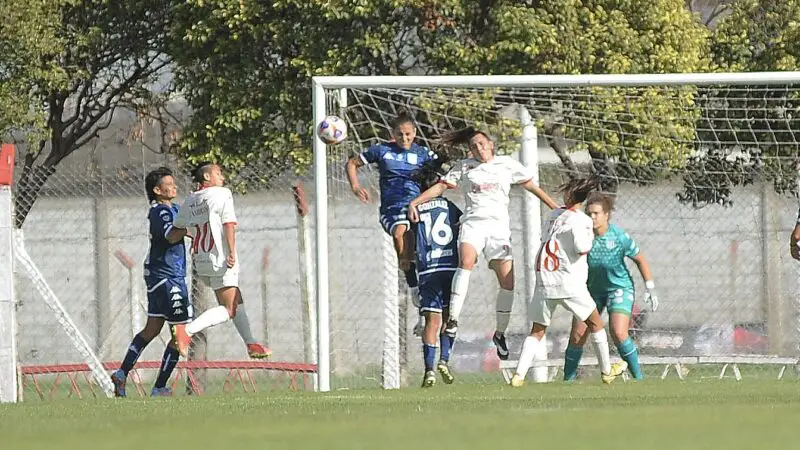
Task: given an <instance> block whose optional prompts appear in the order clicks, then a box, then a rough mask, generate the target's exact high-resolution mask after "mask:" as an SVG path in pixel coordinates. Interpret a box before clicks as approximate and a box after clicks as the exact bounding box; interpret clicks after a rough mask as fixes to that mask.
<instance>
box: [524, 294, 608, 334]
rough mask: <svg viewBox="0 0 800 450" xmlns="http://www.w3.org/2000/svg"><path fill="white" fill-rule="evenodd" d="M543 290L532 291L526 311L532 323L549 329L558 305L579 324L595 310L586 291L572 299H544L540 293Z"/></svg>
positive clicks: (594, 305) (595, 306)
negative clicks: (569, 313)
mask: <svg viewBox="0 0 800 450" xmlns="http://www.w3.org/2000/svg"><path fill="white" fill-rule="evenodd" d="M543 290H544V288H543V287H541V286H536V289H535V290H534V291H533V300H532V302H531V305H530V308H529V309H528V311H530V315H531V316H530V317H529V319H530V320H531V321H532V322H533V323H538V324H539V325H544V326H546V327H549V326H550V319H551V318H552V317H553V311H555V310H556V307H557V306H558V305H561V306H563V307H564V309H566V310H567V311H569V312H571V313H572V315H574V316H575V317H577V318H578V320H580V321H581V322H583V321H585V320H586V319H588V318H589V316H590V315H592V312H593V311H594V310H595V309H596V308H597V305H596V304H595V303H594V300H593V299H592V296H591V295H589V291H588V290H587V291H586V292H585V293H581V294H578V295H576V296H574V297H565V298H546V297H545V296H544V293H543V292H542V291H543Z"/></svg>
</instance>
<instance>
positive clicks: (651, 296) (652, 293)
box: [644, 280, 658, 312]
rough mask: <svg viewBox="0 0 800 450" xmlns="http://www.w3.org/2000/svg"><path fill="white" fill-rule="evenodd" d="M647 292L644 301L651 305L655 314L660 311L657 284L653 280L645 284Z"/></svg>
mask: <svg viewBox="0 0 800 450" xmlns="http://www.w3.org/2000/svg"><path fill="white" fill-rule="evenodd" d="M644 287H645V292H644V301H645V302H647V304H648V305H650V310H652V311H653V312H655V310H657V309H658V295H657V294H656V284H655V283H654V282H653V280H647V281H645V282H644Z"/></svg>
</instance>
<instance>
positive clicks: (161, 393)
mask: <svg viewBox="0 0 800 450" xmlns="http://www.w3.org/2000/svg"><path fill="white" fill-rule="evenodd" d="M150 397H172V389H170V388H169V387H167V386H164V387H163V388H157V387H154V388H153V390H152V391H150Z"/></svg>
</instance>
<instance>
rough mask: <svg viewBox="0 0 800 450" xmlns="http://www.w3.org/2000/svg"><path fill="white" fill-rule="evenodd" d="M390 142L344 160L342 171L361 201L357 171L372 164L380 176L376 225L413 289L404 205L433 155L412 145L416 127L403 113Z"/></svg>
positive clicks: (410, 238) (414, 193)
mask: <svg viewBox="0 0 800 450" xmlns="http://www.w3.org/2000/svg"><path fill="white" fill-rule="evenodd" d="M391 125H392V138H394V142H389V143H386V144H375V145H373V146H371V147H370V148H368V149H367V150H366V151H364V152H362V153H361V154H359V155H358V156H354V157H352V158H350V160H348V161H347V165H346V166H345V170H346V171H347V180H348V181H349V182H350V188H351V189H352V190H353V194H354V195H355V196H356V197H358V198H359V199H360V200H361V201H362V202H364V203H368V202H369V192H368V191H367V190H366V189H364V188H363V187H361V184H360V183H359V181H358V168H359V167H362V166H364V165H366V164H373V163H376V164H377V165H378V173H379V174H380V192H381V206H380V223H381V226H382V227H383V230H384V231H386V233H388V234H389V235H390V236H392V239H393V240H394V249H395V252H396V253H397V260H398V265H399V267H400V270H402V271H403V273H404V274H405V277H406V281H407V282H408V286H409V287H410V288H412V290H414V289H415V288H416V286H417V281H416V279H417V275H416V270H415V268H414V267H413V262H412V261H413V259H414V237H413V235H412V234H411V233H410V232H409V230H410V227H409V222H408V215H407V209H408V202H410V201H411V200H412V199H413V198H414V197H416V196H418V195H419V192H420V189H419V185H418V184H417V183H416V182H415V181H414V180H413V179H412V176H413V174H414V172H416V171H417V170H419V168H420V167H422V165H423V164H425V162H426V161H429V160H431V159H432V158H433V152H431V151H430V150H429V149H428V148H427V147H423V146H421V145H418V144H416V143H415V142H414V139H415V138H416V136H417V127H416V124H415V123H414V119H413V118H412V117H411V115H409V114H408V113H407V112H401V113H400V114H399V115H398V116H397V117H395V119H394V120H393V121H392V123H391Z"/></svg>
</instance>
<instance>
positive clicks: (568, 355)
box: [564, 342, 583, 381]
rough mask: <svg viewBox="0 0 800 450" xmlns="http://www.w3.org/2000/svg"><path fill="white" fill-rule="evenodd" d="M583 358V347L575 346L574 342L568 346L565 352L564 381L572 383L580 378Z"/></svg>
mask: <svg viewBox="0 0 800 450" xmlns="http://www.w3.org/2000/svg"><path fill="white" fill-rule="evenodd" d="M582 357H583V347H579V346H577V345H574V344H573V343H572V342H570V343H569V344H567V349H566V350H565V351H564V381H572V380H575V379H576V378H578V366H579V365H580V363H581V358H582Z"/></svg>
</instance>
